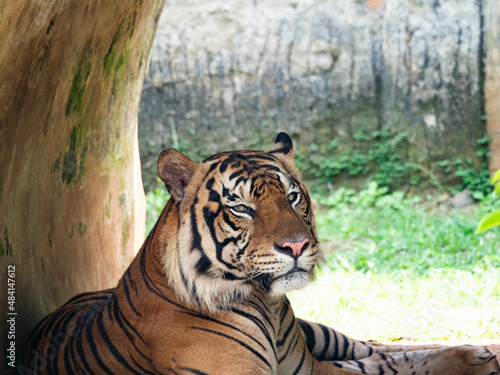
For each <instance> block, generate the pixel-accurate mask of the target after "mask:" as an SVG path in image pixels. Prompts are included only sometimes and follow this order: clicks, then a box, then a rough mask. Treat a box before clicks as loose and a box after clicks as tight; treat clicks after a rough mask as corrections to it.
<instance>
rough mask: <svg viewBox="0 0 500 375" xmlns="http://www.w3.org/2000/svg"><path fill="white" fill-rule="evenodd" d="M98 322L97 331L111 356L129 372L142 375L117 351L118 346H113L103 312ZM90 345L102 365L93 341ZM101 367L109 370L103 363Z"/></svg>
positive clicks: (98, 316)
mask: <svg viewBox="0 0 500 375" xmlns="http://www.w3.org/2000/svg"><path fill="white" fill-rule="evenodd" d="M96 322H97V329H98V331H99V333H100V335H101V337H102V338H103V340H104V343H105V344H106V346H107V347H108V350H109V351H110V352H111V354H112V355H113V356H114V357H115V359H116V360H117V361H118V362H119V363H120V364H121V365H122V366H124V367H125V368H126V369H127V370H129V371H130V372H131V373H133V374H137V375H140V374H141V373H140V372H138V371H136V370H135V369H134V368H132V366H131V365H130V364H129V363H128V361H127V360H126V359H125V358H123V356H122V355H121V353H120V352H119V351H118V350H117V349H116V346H115V345H114V344H113V342H112V341H111V339H110V338H109V336H108V333H107V332H106V327H105V325H104V321H103V313H102V312H100V313H99V314H97V319H96ZM87 332H89V330H87ZM89 343H90V345H89V346H90V348H91V349H92V353H93V354H94V357H96V358H98V361H99V362H100V363H102V361H101V359H100V358H99V354H97V350H96V348H95V347H94V345H92V341H89ZM101 367H102V368H104V369H107V367H106V366H105V365H104V363H102V366H101ZM106 372H107V370H106ZM110 373H111V374H113V372H111V371H110Z"/></svg>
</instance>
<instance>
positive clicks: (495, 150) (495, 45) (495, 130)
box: [485, 0, 500, 173]
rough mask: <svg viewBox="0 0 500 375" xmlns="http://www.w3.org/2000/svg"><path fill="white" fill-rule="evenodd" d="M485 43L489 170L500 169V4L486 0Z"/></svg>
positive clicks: (496, 1) (496, 0) (492, 0)
mask: <svg viewBox="0 0 500 375" xmlns="http://www.w3.org/2000/svg"><path fill="white" fill-rule="evenodd" d="M485 18H486V21H485V24H486V44H487V48H488V55H487V56H488V57H487V60H486V86H485V96H486V116H487V118H488V135H489V136H490V138H491V149H490V150H491V152H490V165H489V168H490V172H491V173H495V172H496V171H498V170H499V169H500V4H499V2H498V0H487V1H486V9H485Z"/></svg>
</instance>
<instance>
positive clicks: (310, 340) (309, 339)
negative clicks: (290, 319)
mask: <svg viewBox="0 0 500 375" xmlns="http://www.w3.org/2000/svg"><path fill="white" fill-rule="evenodd" d="M297 321H298V322H299V325H300V328H301V329H302V332H304V336H305V339H306V346H307V349H309V352H310V353H312V352H313V350H314V346H315V345H316V338H315V337H314V330H313V329H312V327H311V326H310V325H309V324H308V323H307V322H304V321H303V320H301V319H297ZM318 359H319V358H318Z"/></svg>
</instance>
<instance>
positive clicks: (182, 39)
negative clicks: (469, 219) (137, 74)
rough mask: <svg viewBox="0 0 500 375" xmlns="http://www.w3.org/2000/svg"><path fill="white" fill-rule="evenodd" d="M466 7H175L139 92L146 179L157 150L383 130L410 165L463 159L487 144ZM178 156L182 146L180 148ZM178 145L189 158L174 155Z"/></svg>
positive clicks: (472, 1) (311, 2) (358, 0)
mask: <svg viewBox="0 0 500 375" xmlns="http://www.w3.org/2000/svg"><path fill="white" fill-rule="evenodd" d="M479 3H480V2H477V1H476V0H446V1H444V0H385V1H382V0H377V1H363V0H349V1H344V0H269V1H258V0H254V1H232V2H221V1H202V0H189V1H180V0H179V1H171V2H169V6H168V11H166V12H165V13H164V14H163V16H162V18H161V20H160V26H159V31H158V34H157V37H156V40H155V43H154V46H153V54H152V60H151V66H150V70H149V73H148V75H147V78H146V81H145V85H144V88H143V96H142V102H141V107H140V113H139V121H140V126H139V132H140V133H139V138H140V150H141V159H142V162H143V171H144V172H145V173H144V174H143V178H144V179H145V180H146V181H150V180H151V179H153V178H154V165H155V158H156V154H157V151H158V150H159V149H161V148H162V147H172V146H174V147H175V146H177V145H178V144H179V141H180V140H188V141H189V146H190V147H188V148H187V147H186V148H187V149H188V151H191V152H199V153H201V154H202V155H203V154H205V155H206V154H211V153H213V152H216V151H221V150H223V149H234V148H244V147H260V146H261V144H262V143H263V144H265V145H270V144H271V143H272V140H273V137H274V136H275V133H276V131H277V130H278V129H280V130H287V131H288V132H290V133H292V134H294V135H295V139H296V142H297V144H298V146H299V147H301V148H305V149H307V147H308V146H309V145H310V144H311V143H313V142H314V143H322V142H326V143H327V142H328V141H329V140H331V139H337V140H338V141H339V145H340V146H339V147H340V148H344V149H345V151H346V152H349V150H350V149H351V148H352V147H353V144H354V141H353V137H354V135H355V134H356V133H357V132H358V131H359V130H360V129H361V128H364V129H366V130H367V131H368V132H370V131H372V130H376V129H380V128H382V127H383V126H384V125H389V126H390V127H391V129H392V130H393V131H394V132H402V131H408V132H409V134H410V137H409V140H410V149H409V157H410V158H411V159H412V160H415V161H418V163H420V164H421V165H422V168H423V169H425V170H428V171H432V170H433V168H434V162H435V161H439V160H443V159H446V158H450V159H451V158H454V157H457V155H458V154H460V155H461V157H463V158H464V159H465V158H466V157H471V158H472V160H474V162H475V163H476V164H477V163H478V161H477V156H476V152H475V147H476V140H477V139H478V138H480V137H482V136H484V128H485V124H484V119H483V120H481V95H482V94H481V90H480V89H479V85H478V82H479V79H480V77H479V69H478V62H479V61H480V58H482V57H481V56H479V54H480V53H481V50H480V46H479V44H480V22H479V20H480V17H479V5H478V4H479ZM180 145H181V146H183V144H182V143H181V144H180ZM184 146H186V145H184Z"/></svg>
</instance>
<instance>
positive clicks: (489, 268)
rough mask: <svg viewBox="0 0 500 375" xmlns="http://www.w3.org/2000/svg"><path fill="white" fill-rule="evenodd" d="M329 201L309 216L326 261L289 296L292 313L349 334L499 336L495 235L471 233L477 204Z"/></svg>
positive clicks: (498, 241) (498, 239)
mask: <svg viewBox="0 0 500 375" xmlns="http://www.w3.org/2000/svg"><path fill="white" fill-rule="evenodd" d="M350 203H352V202H350ZM333 206H334V207H332V208H330V209H327V210H324V209H323V210H322V214H320V215H318V217H317V224H318V233H319V236H320V239H321V240H322V242H323V248H324V250H325V252H326V257H327V263H326V264H324V265H322V266H321V268H320V270H319V272H318V280H317V281H316V282H315V283H314V284H312V285H310V286H308V287H307V288H305V289H303V290H300V291H295V292H293V293H290V295H289V297H290V299H291V302H292V306H293V307H294V310H295V312H296V314H297V315H298V316H300V317H303V318H305V319H309V320H314V321H318V322H322V323H325V324H328V325H331V326H332V327H334V328H336V329H338V330H340V331H341V332H344V333H346V334H348V335H350V336H353V337H356V338H359V339H375V340H382V341H387V340H398V339H401V338H404V339H411V340H429V339H439V340H443V339H444V340H447V339H449V340H454V339H480V338H482V339H485V338H494V339H500V313H499V311H500V231H498V229H496V230H490V231H489V232H488V233H485V234H484V235H475V234H474V230H475V227H476V225H477V222H478V221H479V218H480V217H481V215H482V214H483V211H484V209H483V210H482V209H481V207H476V208H471V209H469V210H466V211H460V210H457V209H449V208H447V207H445V206H442V207H439V206H436V205H432V204H422V203H421V202H418V201H416V200H414V201H411V200H407V199H403V198H402V197H397V196H396V197H392V198H388V199H386V201H385V203H383V204H380V200H377V199H375V200H373V201H372V202H368V204H365V203H362V204H354V205H353V204H342V203H341V204H334V205H333Z"/></svg>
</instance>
